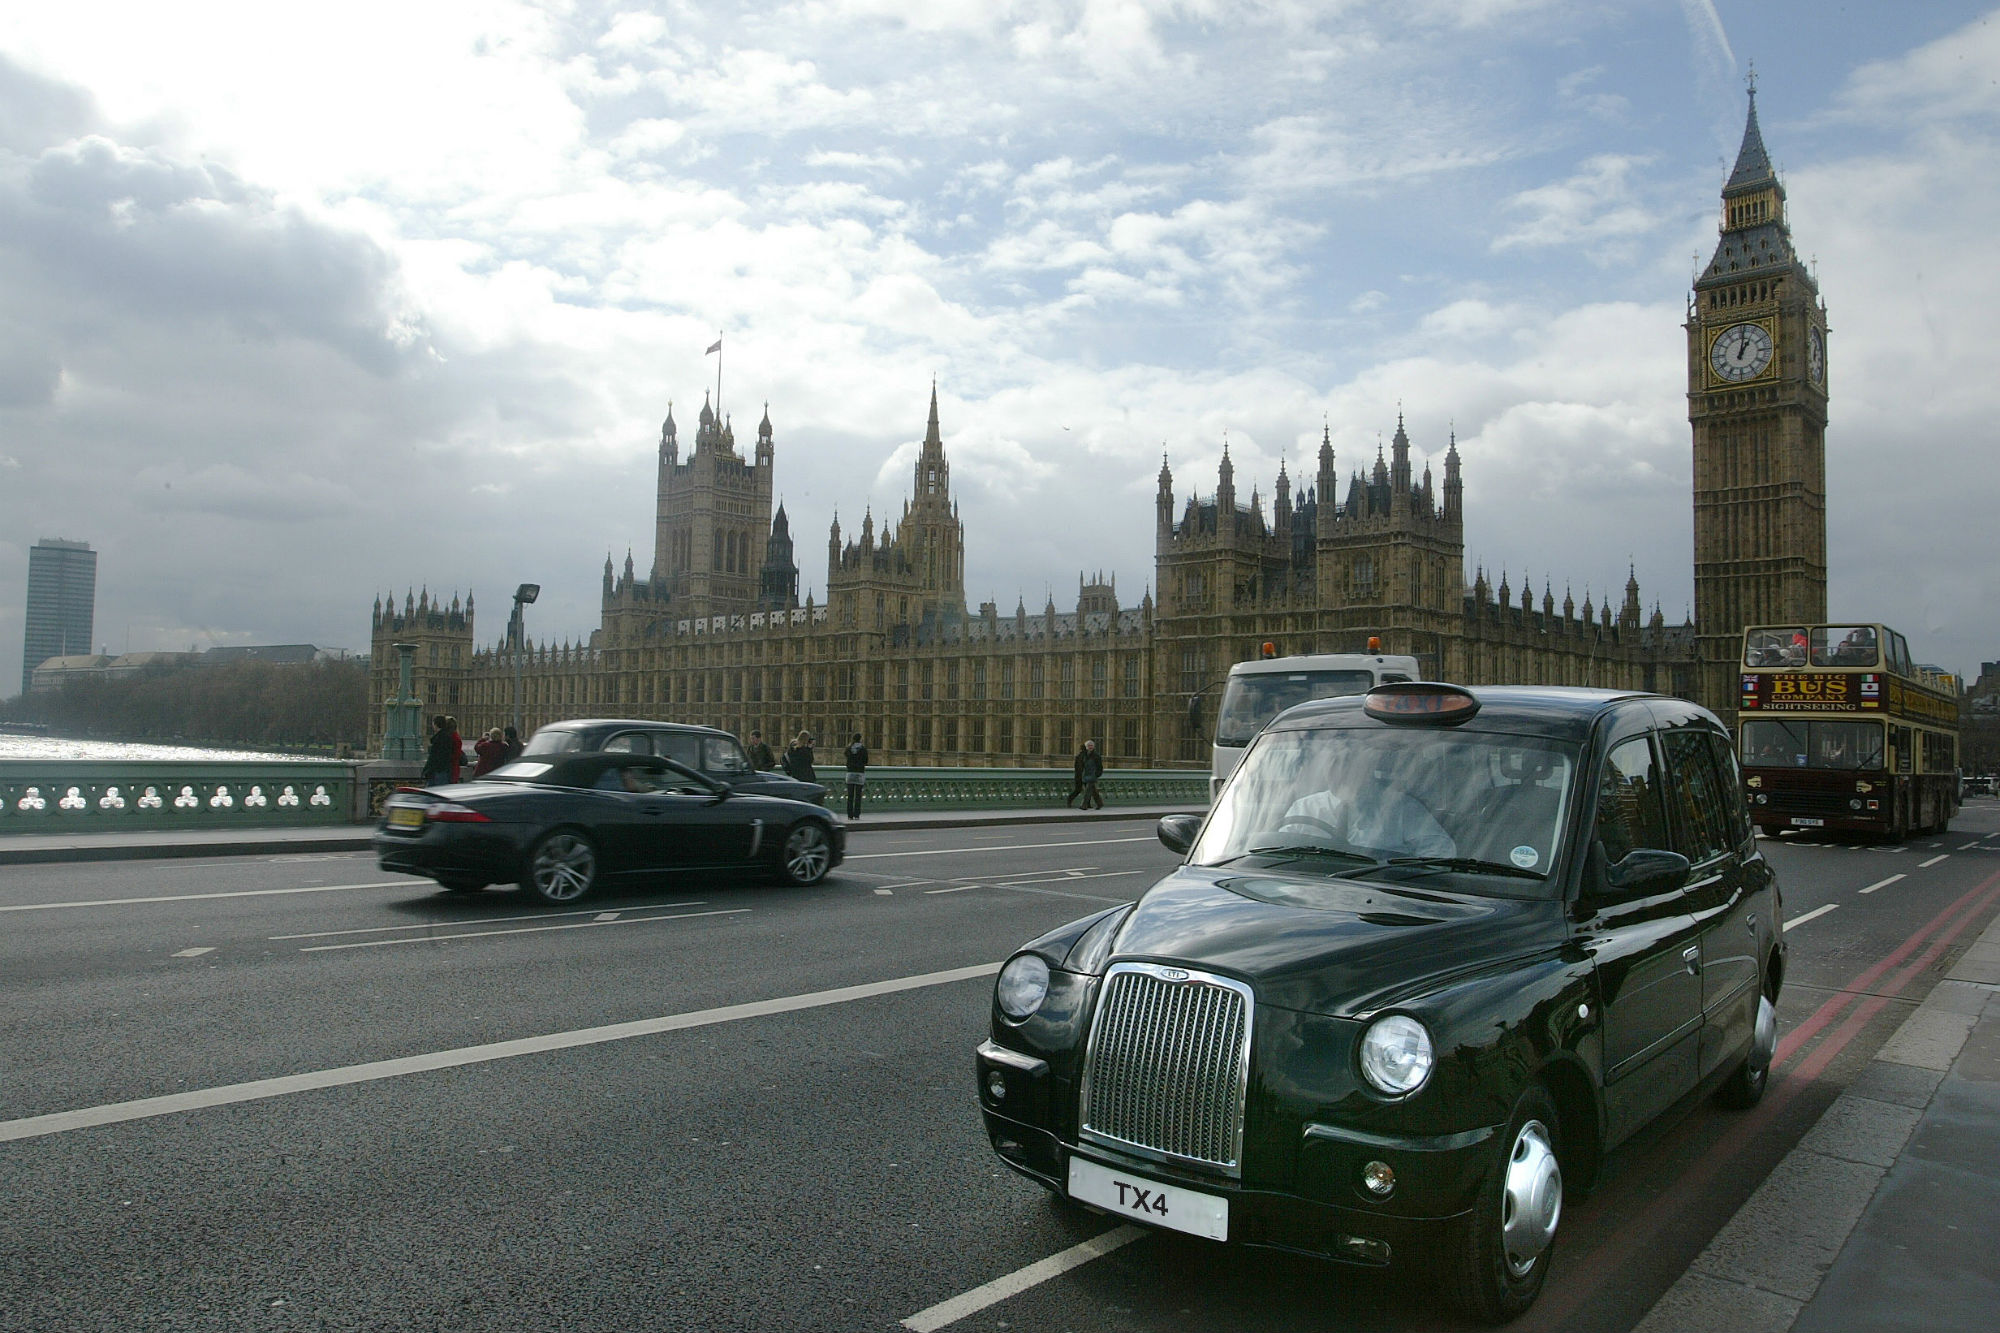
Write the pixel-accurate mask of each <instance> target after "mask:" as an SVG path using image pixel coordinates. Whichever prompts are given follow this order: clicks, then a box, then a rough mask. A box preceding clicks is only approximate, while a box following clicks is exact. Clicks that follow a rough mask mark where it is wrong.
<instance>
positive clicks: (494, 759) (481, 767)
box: [472, 727, 507, 778]
mask: <svg viewBox="0 0 2000 1333" xmlns="http://www.w3.org/2000/svg"><path fill="white" fill-rule="evenodd" d="M472 752H473V753H474V754H476V755H478V756H479V762H478V763H477V764H474V765H473V766H472V776H473V777H475V778H480V777H485V776H486V775H487V774H488V773H491V772H492V771H493V770H494V769H496V768H498V767H500V765H502V764H504V763H506V762H507V741H506V738H505V737H504V736H502V735H501V734H500V728H498V727H494V728H492V729H491V730H489V731H488V732H487V733H486V734H485V735H484V736H481V737H480V738H479V739H478V740H476V741H474V742H473V743H472Z"/></svg>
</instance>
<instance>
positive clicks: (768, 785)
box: [520, 717, 826, 804]
mask: <svg viewBox="0 0 2000 1333" xmlns="http://www.w3.org/2000/svg"><path fill="white" fill-rule="evenodd" d="M592 750H596V751H604V752H611V751H617V752H622V753H627V754H656V755H659V756H661V757H662V758H665V759H671V760H673V761H674V762H675V763H677V764H682V765H684V766H686V767H688V768H692V769H694V770H695V771H696V772H698V773H702V774H705V775H706V776H708V777H710V778H713V779H714V780H715V781H717V782H721V783H726V784H727V785H728V786H729V788H730V789H731V790H732V791H741V792H755V793H757V794H759V795H763V796H784V797H788V798H790V799H791V800H794V801H812V802H814V803H816V804H817V803H820V802H823V801H825V800H826V787H825V786H824V785H822V784H821V783H817V782H800V781H799V780H798V779H797V778H791V777H787V776H785V775H784V774H783V773H769V772H762V771H760V770H758V769H755V768H752V767H751V766H750V758H749V756H748V755H746V754H744V752H743V746H742V745H741V744H739V743H738V742H737V739H736V738H735V737H734V736H732V735H730V734H729V733H728V732H726V731H723V730H721V729H720V728H717V727H698V726H693V725H690V724H688V723H685V722H635V721H631V720H629V719H621V718H601V717H600V718H579V719H577V720H575V721H571V722H551V723H549V724H548V725H547V726H545V727H538V728H536V730H535V734H534V735H532V736H530V737H529V738H528V744H527V747H526V748H525V749H524V750H522V752H521V755H520V757H521V758H523V759H536V758H540V759H546V758H549V757H550V756H552V755H559V754H580V753H583V752H585V751H592Z"/></svg>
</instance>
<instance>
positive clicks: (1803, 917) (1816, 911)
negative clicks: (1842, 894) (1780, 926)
mask: <svg viewBox="0 0 2000 1333" xmlns="http://www.w3.org/2000/svg"><path fill="white" fill-rule="evenodd" d="M1838 906H1840V904H1839V903H1828V904H1827V905H1826V906H1824V907H1815V908H1813V909H1812V911H1810V912H1801V913H1800V914H1799V915H1798V916H1795V917H1793V918H1792V919H1791V920H1790V921H1787V922H1786V923H1785V929H1786V930H1790V929H1791V928H1792V927H1794V926H1803V925H1804V924H1805V923H1806V922H1808V921H1811V920H1812V919H1813V918H1815V917H1822V916H1825V915H1826V914H1827V913H1828V912H1831V911H1832V910H1833V909H1834V908H1836V907H1838Z"/></svg>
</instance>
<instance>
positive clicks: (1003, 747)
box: [993, 717, 1014, 754]
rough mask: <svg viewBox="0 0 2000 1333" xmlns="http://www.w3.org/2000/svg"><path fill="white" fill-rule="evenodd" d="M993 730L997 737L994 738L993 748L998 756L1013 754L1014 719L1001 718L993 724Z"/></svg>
mask: <svg viewBox="0 0 2000 1333" xmlns="http://www.w3.org/2000/svg"><path fill="white" fill-rule="evenodd" d="M994 729H995V730H996V731H997V732H998V735H997V736H996V737H995V738H994V742H993V748H994V749H995V750H996V751H997V752H999V753H1000V754H1012V753H1014V719H1013V718H1011V717H1003V718H1001V719H1000V720H999V721H998V722H997V723H995V724H994Z"/></svg>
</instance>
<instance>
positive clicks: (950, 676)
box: [944, 657, 958, 699]
mask: <svg viewBox="0 0 2000 1333" xmlns="http://www.w3.org/2000/svg"><path fill="white" fill-rule="evenodd" d="M944 697H945V698H947V699H956V698H957V697H958V659H957V658H955V657H954V658H953V659H952V660H951V661H949V662H946V663H945V664H944Z"/></svg>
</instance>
